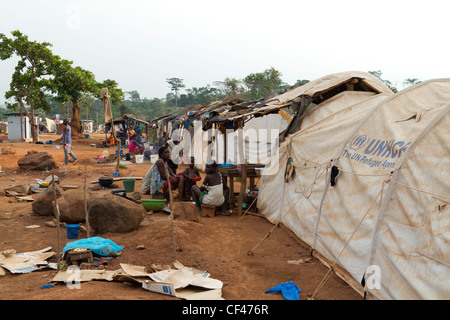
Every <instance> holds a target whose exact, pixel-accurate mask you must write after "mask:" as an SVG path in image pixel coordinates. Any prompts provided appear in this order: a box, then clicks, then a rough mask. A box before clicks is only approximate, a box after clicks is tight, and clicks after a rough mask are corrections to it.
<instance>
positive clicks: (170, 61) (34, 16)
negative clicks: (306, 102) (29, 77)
mask: <svg viewBox="0 0 450 320" xmlns="http://www.w3.org/2000/svg"><path fill="white" fill-rule="evenodd" d="M449 9H450V1H448V0H427V1H417V0H407V1H403V0H393V1H392V0H389V1H387V0H377V1H366V0H341V1H337V0H310V1H304V0H291V1H289V0H272V1H266V0H256V1H253V0H238V1H237V0H227V1H214V0H209V1H206V0H171V1H167V0H164V1H156V0H145V1H144V0H142V1H141V0H126V1H123V0H120V1H118V0H116V1H114V0H108V1H100V0H88V1H87V0H64V1H63V0H0V33H4V34H6V35H7V36H9V37H10V36H11V34H10V32H11V31H13V30H17V29H18V30H20V31H21V32H22V33H24V34H26V35H28V36H29V38H30V39H31V40H36V41H38V42H44V41H47V42H50V43H52V44H53V48H52V51H53V53H54V54H58V55H60V56H61V57H62V58H64V59H67V60H71V61H73V62H74V65H75V66H80V67H82V68H84V69H87V70H90V71H92V72H93V73H94V75H95V77H96V79H97V80H98V81H103V80H105V79H113V80H116V81H117V82H118V83H119V86H120V87H121V88H122V89H123V90H124V91H131V90H137V91H138V92H139V93H140V95H141V98H144V97H146V98H149V99H151V98H164V97H165V95H166V93H168V92H170V89H169V85H168V84H167V82H166V79H167V78H172V77H177V78H181V79H183V81H184V83H185V85H186V87H187V88H192V87H202V86H206V85H208V84H209V85H213V83H214V82H215V81H222V80H224V79H225V78H226V77H233V78H238V79H242V78H244V77H245V76H246V75H248V74H250V73H255V72H262V71H264V70H265V69H268V68H270V67H274V68H275V69H277V70H279V71H280V72H281V73H282V80H283V81H284V82H286V83H288V84H294V83H295V82H296V80H298V79H307V80H314V79H316V78H319V77H322V76H325V75H328V74H331V73H336V72H342V71H351V70H358V71H376V70H381V72H382V78H383V79H385V80H389V81H391V82H392V83H393V84H394V85H395V86H397V88H399V89H401V88H403V81H404V80H405V79H407V78H418V79H420V80H422V81H424V80H429V79H434V78H447V77H450V63H449V57H450V41H449V31H450V24H449V22H448V19H449V18H448V15H449V12H450V10H449ZM16 61H17V60H13V59H10V60H5V61H1V60H0V105H2V104H4V102H5V98H4V95H5V92H6V91H7V90H8V89H9V83H10V81H11V74H12V73H13V71H14V66H15V64H16Z"/></svg>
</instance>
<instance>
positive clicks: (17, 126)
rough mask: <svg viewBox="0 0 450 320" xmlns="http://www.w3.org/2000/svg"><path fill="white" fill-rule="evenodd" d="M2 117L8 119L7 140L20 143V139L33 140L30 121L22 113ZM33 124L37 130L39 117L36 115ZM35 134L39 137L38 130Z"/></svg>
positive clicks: (12, 113)
mask: <svg viewBox="0 0 450 320" xmlns="http://www.w3.org/2000/svg"><path fill="white" fill-rule="evenodd" d="M4 115H5V116H7V117H8V140H13V141H14V140H17V141H21V139H24V140H25V141H26V140H29V139H32V138H33V136H32V134H31V124H30V119H29V118H28V116H27V115H26V114H25V113H24V112H10V113H4ZM21 121H22V125H21ZM35 122H36V124H37V125H38V128H39V117H38V115H37V114H35ZM37 134H38V136H39V130H37Z"/></svg>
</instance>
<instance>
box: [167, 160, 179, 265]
mask: <svg viewBox="0 0 450 320" xmlns="http://www.w3.org/2000/svg"><path fill="white" fill-rule="evenodd" d="M164 170H165V171H166V178H167V187H168V190H169V201H170V202H169V209H170V216H169V219H170V220H171V221H172V246H173V257H174V259H175V261H176V260H177V245H176V243H175V224H174V214H173V200H172V186H171V185H170V175H169V170H168V169H167V165H166V163H164Z"/></svg>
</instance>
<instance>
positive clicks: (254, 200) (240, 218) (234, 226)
mask: <svg viewBox="0 0 450 320" xmlns="http://www.w3.org/2000/svg"><path fill="white" fill-rule="evenodd" d="M259 180H261V177H259V179H258V181H257V182H256V184H258V183H259ZM263 189H264V187H262V188H261V189H260V190H258V193H259V192H261V190H263ZM257 199H258V197H256V198H255V199H253V201H252V203H251V204H250V206H249V207H248V208H247V210H245V212H244V213H243V214H242V215H241V216H240V217H239V219H238V221H236V223H235V224H234V225H233V226H232V228H233V229H235V228H237V224H238V223H239V222H240V221H241V220H242V218H243V217H244V216H245V215H246V214H247V212H248V211H249V210H250V208H251V207H252V206H253V204H254V203H255V202H256V200H257Z"/></svg>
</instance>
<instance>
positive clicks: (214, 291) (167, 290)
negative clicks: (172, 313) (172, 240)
mask: <svg viewBox="0 0 450 320" xmlns="http://www.w3.org/2000/svg"><path fill="white" fill-rule="evenodd" d="M174 266H175V267H176V268H177V269H176V270H174V269H169V270H162V271H158V272H154V273H151V274H150V275H149V277H150V278H151V279H152V280H153V281H154V282H155V283H151V282H150V281H145V282H144V283H143V284H142V287H143V288H144V289H146V290H150V291H154V292H159V293H163V294H169V295H172V296H175V297H178V298H181V299H186V300H222V299H223V298H222V286H223V283H222V281H220V280H216V279H213V278H210V274H209V273H208V272H206V271H200V270H197V269H195V268H189V267H186V266H183V265H182V264H181V263H180V262H178V261H176V262H175V263H174ZM158 284H160V285H162V286H161V287H158ZM160 289H162V290H163V292H161V291H160Z"/></svg>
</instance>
